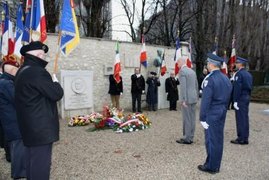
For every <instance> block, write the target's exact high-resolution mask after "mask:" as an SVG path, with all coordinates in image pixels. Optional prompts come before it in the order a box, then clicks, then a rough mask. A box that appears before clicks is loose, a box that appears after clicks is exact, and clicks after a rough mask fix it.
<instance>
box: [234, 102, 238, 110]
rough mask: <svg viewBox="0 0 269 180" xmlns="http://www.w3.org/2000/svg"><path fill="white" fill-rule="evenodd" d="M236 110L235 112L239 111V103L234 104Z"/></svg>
mask: <svg viewBox="0 0 269 180" xmlns="http://www.w3.org/2000/svg"><path fill="white" fill-rule="evenodd" d="M234 109H235V110H239V107H238V104H237V102H234Z"/></svg>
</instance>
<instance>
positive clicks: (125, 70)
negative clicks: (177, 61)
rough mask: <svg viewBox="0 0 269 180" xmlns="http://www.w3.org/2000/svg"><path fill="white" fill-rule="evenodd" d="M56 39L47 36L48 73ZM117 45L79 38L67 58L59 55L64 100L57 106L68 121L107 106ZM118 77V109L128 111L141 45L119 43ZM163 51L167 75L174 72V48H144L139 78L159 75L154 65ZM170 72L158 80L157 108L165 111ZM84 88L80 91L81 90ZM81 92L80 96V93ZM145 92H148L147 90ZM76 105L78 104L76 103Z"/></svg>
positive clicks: (52, 59) (105, 41)
mask: <svg viewBox="0 0 269 180" xmlns="http://www.w3.org/2000/svg"><path fill="white" fill-rule="evenodd" d="M57 38H58V37H57V36H56V35H49V36H48V40H47V44H48V46H49V48H50V51H49V53H48V57H47V59H48V60H49V61H50V63H49V64H48V66H47V69H48V71H49V72H51V73H52V72H53V67H54V61H55V56H56V52H57ZM115 45H116V41H111V40H105V39H95V38H81V39H80V44H79V45H78V46H77V48H76V49H74V51H73V52H71V54H70V55H69V56H68V57H64V56H63V55H60V57H59V60H58V71H57V77H58V78H60V82H61V84H62V87H63V88H64V90H65V95H64V98H63V100H62V101H61V102H60V107H61V115H62V116H64V117H70V116H72V115H78V114H86V113H87V114H88V113H90V112H92V111H101V110H102V108H103V105H110V103H111V101H110V96H109V94H108V87H109V81H108V75H109V74H111V73H113V65H114V60H115ZM119 46H120V50H119V52H120V60H121V65H122V66H121V69H122V72H121V76H122V78H123V95H122V96H121V99H120V106H121V107H122V108H123V109H129V110H130V109H131V92H130V90H131V75H132V74H133V73H134V68H135V67H139V64H140V63H139V56H140V51H141V47H142V45H141V44H140V43H130V42H120V44H119ZM158 49H161V50H165V61H166V66H167V68H168V71H170V70H173V69H174V54H175V48H170V47H165V46H152V45H148V44H146V50H147V56H148V68H147V69H146V68H144V67H143V66H142V68H141V74H142V75H143V76H144V77H145V80H146V78H147V76H148V72H150V71H155V72H157V73H158V74H159V68H157V67H155V66H154V65H153V61H154V59H155V58H156V57H157V50H158ZM186 52H187V45H186V44H184V43H183V45H182V53H183V54H186ZM167 77H169V72H167V73H166V74H165V75H164V76H160V80H161V87H160V88H159V95H158V97H159V105H158V108H159V109H160V108H168V104H169V103H168V102H167V100H166V94H165V90H164V82H165V78H167ZM80 88H83V89H80ZM80 91H83V92H80ZM146 91H147V90H146ZM142 100H143V102H142V107H145V106H146V102H145V95H144V96H142ZM77 101H79V102H77Z"/></svg>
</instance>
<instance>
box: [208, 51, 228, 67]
mask: <svg viewBox="0 0 269 180" xmlns="http://www.w3.org/2000/svg"><path fill="white" fill-rule="evenodd" d="M206 61H207V62H210V63H212V64H215V65H217V66H220V65H221V64H222V63H223V62H224V59H223V58H221V57H219V56H217V55H215V54H212V53H207V60H206Z"/></svg>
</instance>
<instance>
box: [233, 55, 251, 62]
mask: <svg viewBox="0 0 269 180" xmlns="http://www.w3.org/2000/svg"><path fill="white" fill-rule="evenodd" d="M235 62H236V63H247V62H248V60H247V59H244V58H241V57H239V56H237V57H236V61H235Z"/></svg>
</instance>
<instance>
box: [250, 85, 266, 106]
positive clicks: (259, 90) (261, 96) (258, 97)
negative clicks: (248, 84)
mask: <svg viewBox="0 0 269 180" xmlns="http://www.w3.org/2000/svg"><path fill="white" fill-rule="evenodd" d="M251 101H254V102H260V103H269V87H264V86H262V87H261V86H258V87H254V89H253V91H252V93H251Z"/></svg>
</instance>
